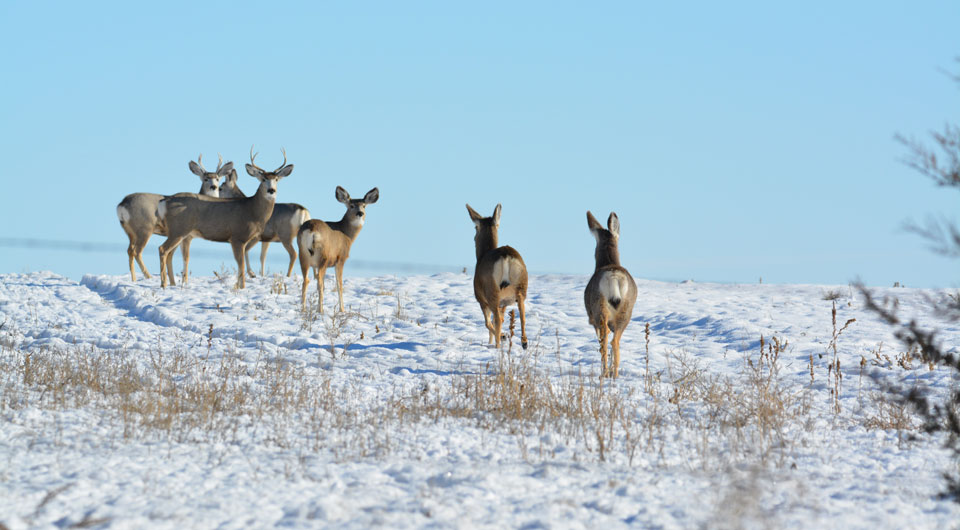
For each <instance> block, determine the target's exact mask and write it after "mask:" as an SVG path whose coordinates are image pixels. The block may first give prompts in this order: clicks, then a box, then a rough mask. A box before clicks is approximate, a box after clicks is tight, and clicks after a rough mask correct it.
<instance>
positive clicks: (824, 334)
mask: <svg viewBox="0 0 960 530" xmlns="http://www.w3.org/2000/svg"><path fill="white" fill-rule="evenodd" d="M331 276H332V275H328V278H327V285H326V290H325V306H326V307H325V310H326V311H327V314H325V315H324V316H322V317H321V316H318V315H315V314H310V313H308V314H303V313H301V312H300V310H299V307H300V304H299V294H300V284H299V280H297V279H296V278H288V279H279V278H277V277H265V278H255V279H251V280H248V282H247V288H246V289H244V290H240V291H237V290H234V289H232V284H233V280H234V277H233V276H232V275H229V274H228V275H227V276H225V277H224V278H222V279H221V278H218V277H191V278H190V281H189V284H188V285H186V286H180V285H178V286H176V287H172V288H167V289H166V290H163V289H161V288H160V287H159V283H158V280H157V279H156V278H154V279H150V280H143V279H141V280H140V281H138V282H136V283H133V282H130V281H129V279H128V278H127V277H120V276H103V275H87V276H85V277H84V278H83V279H82V280H81V281H80V282H76V281H73V280H70V279H68V278H65V277H62V276H59V275H57V274H54V273H49V272H35V273H28V274H7V275H0V323H2V327H0V361H2V364H0V366H2V367H3V369H4V373H3V374H2V375H0V417H2V420H0V421H2V425H3V426H2V428H0V523H2V525H3V526H5V527H7V528H10V529H17V528H28V527H29V528H33V527H38V528H44V527H68V526H70V525H74V524H80V525H89V526H102V527H110V528H143V527H151V528H184V527H189V528H212V527H221V528H234V527H241V526H254V527H268V526H281V527H291V528H301V527H316V526H332V527H348V528H365V527H371V526H385V527H391V528H415V527H425V526H434V527H523V528H554V527H559V528H598V527H626V526H637V527H659V528H690V527H696V526H705V527H725V526H727V527H744V526H745V527H756V528H767V527H771V526H775V527H788V528H795V527H836V528H866V527H869V528H877V527H879V528H906V527H910V528H944V527H950V526H954V525H956V523H957V521H960V504H957V503H952V502H950V501H949V500H942V499H940V498H938V496H937V494H938V493H939V491H940V490H941V488H942V486H943V484H942V478H941V474H942V473H943V472H944V471H945V470H947V469H949V466H951V465H953V464H952V462H951V456H950V454H949V453H947V452H946V451H945V450H943V449H942V444H943V440H942V439H941V438H939V437H936V436H929V435H922V434H920V433H919V432H917V431H915V430H913V431H909V432H898V431H897V430H895V429H892V428H888V427H884V428H868V426H867V421H866V420H867V419H868V418H870V417H874V416H880V415H881V413H882V410H881V407H882V405H881V404H879V403H878V399H877V398H876V397H875V396H877V395H878V394H876V390H877V382H876V381H875V380H874V377H875V378H877V379H878V380H881V381H885V382H890V383H893V382H899V383H903V384H907V385H921V386H922V387H923V388H925V389H927V390H928V391H929V392H931V393H933V394H934V395H940V396H942V395H944V394H945V393H946V392H947V391H948V390H949V389H950V388H951V385H956V384H957V381H956V379H954V377H953V376H952V375H951V374H950V373H949V372H947V371H945V370H943V369H937V370H932V371H931V370H930V369H929V368H928V367H927V366H926V365H924V364H923V363H922V362H921V361H919V360H917V359H913V360H912V361H910V362H909V364H908V366H909V367H910V368H912V369H910V370H907V369H904V368H902V367H900V366H897V365H896V355H897V354H899V353H902V351H901V350H900V349H898V348H900V346H899V344H898V343H897V342H896V340H895V339H894V337H893V336H892V333H891V331H890V329H889V328H888V327H887V326H885V325H884V324H882V323H881V322H879V321H878V320H877V319H876V318H875V317H874V316H873V315H872V314H871V313H869V312H866V311H865V310H864V309H863V307H862V303H861V300H860V297H859V296H858V294H857V293H856V292H855V289H852V288H850V287H848V286H817V285H726V284H723V285H722V284H703V283H697V282H684V283H680V284H677V283H666V282H656V281H649V280H642V279H637V286H638V291H639V296H638V299H637V303H636V306H635V307H634V312H633V320H632V323H631V324H630V326H629V327H628V328H627V331H626V333H625V334H624V336H623V341H622V350H623V357H622V360H621V366H620V378H619V379H618V380H616V381H609V380H608V381H605V382H603V383H598V381H597V378H596V375H597V374H598V373H599V362H600V356H599V353H598V348H597V344H596V338H595V337H596V335H595V334H594V332H593V329H592V328H591V327H590V326H589V324H588V323H587V318H586V312H585V309H584V307H583V289H584V287H585V286H586V283H587V280H588V279H589V278H588V276H585V275H584V276H565V275H540V276H532V277H531V278H530V295H529V298H528V305H527V319H528V321H527V334H528V337H529V338H530V349H529V350H527V351H524V350H522V349H521V348H520V344H519V336H517V337H514V338H513V339H512V344H511V345H510V346H509V351H507V349H508V347H507V346H504V351H497V350H496V349H494V348H492V347H490V346H488V345H486V341H487V331H486V329H485V328H484V327H483V318H482V315H481V312H480V308H479V305H478V304H477V303H476V301H475V299H474V297H473V292H472V278H471V277H470V276H469V275H466V274H454V273H444V274H438V275H433V276H405V277H395V276H380V277H373V278H354V277H350V274H349V264H348V267H347V274H346V279H345V283H344V288H345V294H344V301H345V304H346V305H347V306H348V307H347V313H346V315H341V317H340V318H341V320H340V321H337V320H331V318H330V317H331V312H332V311H333V309H334V307H335V304H336V286H335V283H334V281H333V278H332V277H331ZM310 287H311V289H310V290H309V295H310V301H311V302H313V303H314V304H315V300H316V285H315V283H314V282H311V285H310ZM828 292H831V293H833V294H834V295H835V296H838V297H839V298H838V299H837V300H836V304H837V321H838V324H837V327H838V328H839V327H841V326H842V325H843V323H845V322H846V321H847V320H849V319H856V321H855V322H853V323H851V324H850V325H849V327H848V328H847V329H845V330H843V332H842V333H841V334H840V335H839V337H838V338H837V339H836V344H837V350H838V356H839V359H840V361H841V367H842V368H841V369H842V373H843V375H844V378H843V380H842V384H841V393H840V397H839V404H840V409H841V411H840V412H839V413H836V412H835V410H834V408H833V407H834V405H833V400H832V397H831V388H834V386H833V381H832V380H831V379H830V377H829V374H828V369H827V364H828V363H829V362H830V361H831V360H832V356H833V350H832V347H831V342H832V341H833V340H834V327H833V324H832V321H831V307H832V304H833V302H831V301H827V300H824V297H825V294H826V293H828ZM875 292H876V293H877V294H879V295H881V296H889V297H895V298H896V299H897V300H898V303H899V307H900V310H901V311H902V312H903V313H904V314H907V315H917V316H918V317H919V318H921V319H923V318H927V317H929V315H927V313H926V311H928V306H929V304H928V297H931V296H934V297H935V296H939V295H942V294H943V292H940V291H934V290H922V289H906V288H897V289H893V288H890V289H875ZM921 321H922V320H921ZM338 322H339V323H338ZM645 324H649V326H650V343H649V366H648V365H647V361H648V357H647V351H648V347H647V344H646V337H645V334H644V326H645ZM517 326H518V328H517V335H519V322H518V323H517ZM940 333H941V335H940V337H941V339H942V340H943V341H944V344H945V345H946V347H947V349H948V350H951V349H952V350H953V351H956V350H957V346H958V345H960V327H958V325H957V324H953V325H952V327H950V326H941V328H940ZM761 336H762V337H763V340H764V345H765V347H767V348H769V345H770V343H771V341H772V337H775V336H776V337H778V338H781V339H786V340H787V341H788V346H787V347H786V348H785V350H784V351H783V352H782V353H781V354H780V357H779V361H778V366H779V370H780V371H779V380H778V384H779V385H780V387H782V389H784V392H785V394H784V395H788V396H792V399H793V400H794V401H793V403H794V405H795V407H796V410H797V411H801V412H797V413H796V414H795V415H792V416H791V417H790V418H789V419H788V420H787V421H786V422H785V423H784V424H783V425H782V426H780V429H781V432H779V433H774V434H773V435H769V434H768V435H763V434H762V433H761V432H760V431H757V430H753V429H750V428H748V429H744V430H740V431H737V430H731V429H723V428H719V427H717V424H716V423H714V420H713V419H712V418H713V416H711V414H713V415H716V414H725V413H727V412H730V413H731V414H732V413H733V411H723V410H718V409H716V408H711V405H710V403H708V402H707V401H706V400H705V399H702V395H703V394H702V393H701V394H695V393H696V392H702V391H703V388H705V386H703V387H701V386H694V387H686V386H684V385H685V384H686V382H687V381H689V380H691V379H684V378H695V377H698V378H699V379H697V381H698V383H697V385H699V384H701V383H702V384H704V385H706V383H707V382H709V381H711V380H714V381H728V382H730V383H733V384H734V385H733V387H732V388H734V389H735V390H741V391H743V390H746V383H745V379H744V374H745V373H746V372H745V371H746V367H747V366H749V364H748V362H747V359H750V363H753V365H754V366H756V363H762V362H763V361H762V359H761V358H760V355H759V351H760V344H761V343H760V341H761ZM331 342H332V343H333V345H334V352H335V353H334V354H331V352H330V345H331ZM344 350H345V351H344ZM768 351H769V350H768ZM878 351H879V357H878V356H877V355H876V354H875V353H876V352H878ZM31 352H32V355H33V356H34V357H32V358H33V359H36V358H39V357H40V356H41V355H47V356H48V357H49V358H51V359H62V360H63V361H64V362H66V363H72V364H73V365H76V364H77V363H83V362H89V363H94V364H95V363H97V362H103V363H108V364H109V363H114V366H119V365H121V364H123V363H130V366H131V367H132V368H131V369H136V370H139V372H138V373H140V374H151V373H154V372H158V371H159V370H160V369H159V368H156V367H157V366H158V365H163V364H164V363H168V364H169V365H170V366H173V365H174V364H175V363H177V362H179V363H181V364H183V365H184V366H185V368H183V369H182V372H181V373H182V374H185V375H182V377H180V378H179V379H176V378H174V379H171V381H172V383H171V384H175V385H191V384H196V385H198V388H203V387H202V385H203V384H205V382H207V381H217V380H218V379H216V377H215V376H214V374H215V373H229V374H230V376H229V378H228V379H227V380H228V383H229V384H231V385H237V386H236V387H235V388H238V389H242V392H238V393H237V396H240V397H238V398H237V399H241V398H242V399H248V400H249V401H245V402H244V404H243V405H238V407H246V408H243V411H244V412H243V413H237V414H229V413H227V414H223V415H220V416H217V415H214V416H212V417H211V418H212V419H209V421H198V422H196V423H190V424H183V425H179V426H176V427H171V428H164V427H162V426H156V425H153V426H151V425H147V424H146V423H144V422H137V421H131V420H130V417H128V416H124V415H123V414H122V413H121V412H120V409H119V408H117V407H116V406H114V405H110V403H116V402H118V401H116V400H114V397H112V396H108V397H105V398H102V399H94V398H89V399H87V398H84V396H85V395H87V394H84V393H83V392H81V391H77V390H73V391H71V390H66V391H64V390H62V389H58V388H57V387H56V386H51V385H47V383H45V382H43V381H31V382H27V381H25V380H24V378H23V377H22V376H21V375H18V374H20V372H21V371H22V370H21V368H23V366H22V365H23V363H25V362H27V360H26V356H27V354H31ZM821 355H822V356H821ZM884 355H886V356H888V357H889V358H890V359H891V361H890V362H889V363H888V362H885V361H884V360H883V359H884ZM811 358H812V359H813V363H814V364H813V369H814V372H815V375H814V379H813V381H811V375H810V369H811V365H810V363H811ZM861 358H865V359H866V360H867V361H868V362H867V365H866V367H865V368H864V369H863V370H864V371H863V376H862V377H861V366H860V363H861ZM874 361H876V362H874ZM34 362H35V361H34ZM17 363H19V365H17ZM503 363H507V364H506V365H509V366H520V365H527V366H536V367H537V369H538V370H541V371H542V372H543V373H544V374H546V375H545V377H546V379H545V380H546V381H549V382H550V384H551V385H554V384H555V385H556V388H558V389H560V388H565V385H571V384H573V385H577V384H579V385H582V386H583V387H584V388H587V389H588V390H589V389H596V388H602V391H603V393H604V395H605V396H608V397H609V396H615V397H617V398H618V399H620V400H621V401H620V403H622V404H625V405H627V408H625V409H624V411H625V414H624V416H623V424H625V425H627V426H628V430H623V431H617V432H616V433H614V436H613V437H612V438H611V439H608V440H607V444H608V447H607V448H606V451H605V452H604V454H603V456H602V457H601V455H600V451H599V447H598V443H597V439H596V437H594V434H593V433H592V432H591V433H589V436H588V435H586V434H585V433H584V432H574V431H575V429H576V428H577V427H576V426H577V425H580V424H577V423H576V422H573V421H572V420H558V421H557V422H556V423H550V422H547V423H542V422H541V423H540V424H536V423H535V422H531V421H513V420H510V419H504V418H502V417H500V416H498V414H500V413H501V412H502V411H497V410H494V409H488V410H486V411H483V412H476V411H474V412H471V413H469V414H465V415H462V416H458V415H456V414H431V413H429V412H427V409H426V408H424V407H425V406H426V405H425V404H428V403H430V402H431V400H432V399H435V400H436V403H440V404H441V405H439V406H441V407H450V408H452V406H453V405H455V404H457V403H461V404H462V401H458V399H463V396H462V395H461V396H460V397H456V396H452V395H451V393H452V390H451V388H452V387H453V386H455V385H456V384H457V383H458V382H463V381H465V380H468V379H469V378H470V377H474V378H477V377H482V376H484V375H490V376H492V374H495V373H496V372H497V370H498V367H502V366H506V365H504V364H503ZM524 363H526V364H524ZM15 365H16V366H20V368H17V367H16V366H15ZM98 366H99V365H98ZM271 370H272V372H271ZM264 374H275V375H272V376H269V377H267V376H265V375H264ZM277 374H279V375H277ZM682 374H686V375H685V376H682ZM691 374H694V375H691ZM681 376H682V377H681ZM142 377H146V376H142ZM711 378H713V379H711ZM277 381H289V384H290V388H291V389H294V390H293V391H291V393H290V394H284V393H281V392H277V391H276V390H275V389H274V390H271V388H270V385H271V384H273V383H276V382H277ZM45 385H47V386H45ZM597 385H602V386H600V387H598V386H597ZM651 385H652V386H653V387H655V388H656V390H655V391H652V392H648V391H647V389H648V387H650V386H651ZM184 388H186V387H184ZM166 391H167V392H170V391H171V389H170V388H167V389H166ZM301 391H302V392H304V393H305V394H304V395H309V396H310V398H309V399H313V400H314V401H312V402H309V403H306V402H297V399H298V398H297V397H296V395H294V392H301ZM688 391H689V392H693V394H689V395H687V394H683V393H682V392H688ZM674 392H678V393H680V394H678V395H679V398H677V399H673V397H672V396H673V395H674ZM141 394H142V392H141V393H140V394H137V397H135V398H134V399H145V400H146V401H145V402H149V399H146V398H149V396H143V395H141ZM418 396H423V397H422V398H419V397H418ZM696 396H701V397H696ZM117 399H119V398H117ZM288 399H289V401H285V400H288ZM111 400H114V401H111ZM298 403H299V404H298ZM752 403H754V404H756V403H755V402H752ZM418 406H419V407H420V408H418ZM433 410H435V409H433ZM404 411H406V412H404ZM608 413H609V414H613V412H612V411H611V410H610V409H603V410H601V411H600V414H608ZM598 421H600V420H598ZM617 421H618V422H619V421H620V420H617ZM618 424H619V423H618ZM625 432H631V433H634V434H642V435H643V436H644V437H643V439H642V440H640V441H637V440H634V448H635V451H633V452H632V453H631V451H629V450H628V448H629V447H630V444H629V443H627V441H626V440H625V438H624V433H625ZM909 434H915V435H918V438H917V439H916V440H909V439H908V437H909V436H908V435H909Z"/></svg>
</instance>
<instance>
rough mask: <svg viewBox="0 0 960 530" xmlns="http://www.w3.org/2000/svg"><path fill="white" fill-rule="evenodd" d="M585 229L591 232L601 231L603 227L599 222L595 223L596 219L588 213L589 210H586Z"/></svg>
mask: <svg viewBox="0 0 960 530" xmlns="http://www.w3.org/2000/svg"><path fill="white" fill-rule="evenodd" d="M587 228H589V229H590V231H591V232H596V231H597V230H603V225H601V224H600V222H599V221H597V218H596V217H594V216H593V214H592V213H590V210H587Z"/></svg>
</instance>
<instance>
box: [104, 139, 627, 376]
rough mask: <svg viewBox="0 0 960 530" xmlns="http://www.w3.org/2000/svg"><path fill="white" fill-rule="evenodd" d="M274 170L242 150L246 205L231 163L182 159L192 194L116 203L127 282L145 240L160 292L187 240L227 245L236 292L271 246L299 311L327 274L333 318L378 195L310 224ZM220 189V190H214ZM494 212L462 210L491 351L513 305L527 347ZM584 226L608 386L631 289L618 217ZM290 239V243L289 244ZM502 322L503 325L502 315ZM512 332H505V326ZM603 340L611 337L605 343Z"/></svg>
mask: <svg viewBox="0 0 960 530" xmlns="http://www.w3.org/2000/svg"><path fill="white" fill-rule="evenodd" d="M281 151H282V153H283V162H282V163H281V164H280V166H279V167H277V169H275V170H273V171H266V170H264V169H263V168H261V167H259V166H257V165H256V163H255V159H256V157H257V153H254V152H253V147H251V148H250V163H249V164H246V165H245V169H246V171H247V173H248V174H249V175H250V176H252V177H254V178H256V179H257V180H258V181H259V182H260V186H259V187H258V188H257V192H256V193H255V194H254V195H252V196H250V197H248V196H246V195H245V194H244V193H243V192H242V191H241V190H240V188H239V186H238V185H237V171H236V170H235V169H234V167H233V162H227V163H223V158H222V157H219V162H218V163H217V168H216V170H214V171H207V170H206V169H204V167H203V163H202V159H203V155H200V156H198V157H197V161H196V162H194V161H192V160H191V161H190V163H189V164H188V166H189V168H190V171H191V172H192V173H193V174H195V175H197V176H198V177H200V180H201V187H200V191H199V192H198V193H177V194H175V195H169V196H164V195H159V194H155V193H132V194H130V195H127V196H126V197H124V198H123V200H122V201H121V202H120V204H118V205H117V217H118V218H119V220H120V226H121V227H122V228H123V230H124V232H125V233H126V234H127V238H128V239H129V240H130V244H129V246H128V247H127V257H128V259H129V266H130V278H131V280H133V281H137V275H136V272H135V271H134V261H136V263H137V265H139V266H140V271H141V272H143V275H144V276H145V277H147V278H150V277H151V276H150V273H149V272H148V271H147V268H146V266H145V265H144V263H143V258H142V253H143V248H144V247H145V246H146V244H147V240H149V239H150V236H151V235H153V234H158V235H165V236H167V239H166V240H165V241H164V242H163V243H162V244H161V245H160V285H161V287H164V288H166V287H167V286H168V285H174V284H175V283H176V281H175V276H174V274H173V268H172V263H173V252H174V251H175V250H176V249H177V247H178V246H179V247H180V252H181V253H182V254H183V274H182V277H183V280H182V282H183V284H184V285H185V284H186V283H187V278H188V271H189V265H190V242H191V240H192V239H193V238H194V237H201V238H203V239H207V240H210V241H219V242H226V243H230V246H231V248H232V249H233V257H234V259H235V260H236V262H237V281H236V288H238V289H243V288H244V287H245V286H246V276H247V275H248V274H249V275H250V277H251V278H252V277H254V273H253V269H252V267H251V266H250V260H249V258H248V254H249V251H250V249H251V248H252V247H253V246H254V245H255V244H256V243H257V242H260V245H261V249H260V275H261V276H262V275H263V274H264V262H265V261H266V257H267V247H268V245H269V244H270V243H271V242H275V241H279V242H280V243H281V244H282V245H283V247H284V249H286V251H287V254H288V255H289V257H290V261H289V265H288V267H287V276H290V275H291V273H292V272H293V265H294V262H295V261H296V259H297V256H298V255H299V258H300V271H301V274H302V276H303V282H302V288H301V292H300V304H301V308H302V309H304V310H305V309H306V307H307V287H308V285H309V283H310V275H309V272H310V270H311V269H312V270H313V274H314V278H315V280H316V281H317V294H318V298H319V312H320V313H323V284H324V278H325V275H326V270H327V269H328V268H330V267H334V269H335V271H336V283H337V298H338V306H337V307H338V309H339V311H343V310H344V306H343V266H344V264H345V263H346V261H347V258H348V257H349V256H350V247H351V246H352V245H353V242H354V241H355V240H356V239H357V235H359V233H360V230H361V229H362V228H363V225H364V222H365V220H366V207H367V205H370V204H374V203H376V202H377V200H378V199H379V198H380V191H379V190H378V189H377V188H373V189H372V190H370V191H368V192H367V193H366V194H365V195H364V196H363V198H361V199H352V198H350V194H349V193H348V192H347V190H345V189H343V188H342V187H340V186H337V188H336V192H335V197H336V199H337V201H339V202H340V203H342V204H343V205H344V206H346V208H347V211H346V212H344V214H343V217H342V218H341V219H340V220H339V221H326V222H325V221H320V220H317V219H311V218H310V212H309V211H308V210H307V209H306V208H304V207H303V206H301V205H299V204H294V203H277V202H276V198H277V184H278V182H279V181H280V180H281V179H283V178H285V177H287V176H289V175H290V173H292V172H293V164H287V153H286V151H284V150H282V149H281ZM221 180H223V181H224V183H223V185H221V184H220V182H221ZM501 210H502V206H501V205H500V204H497V206H496V208H494V210H493V215H491V216H490V217H484V216H482V215H481V214H479V213H477V211H476V210H474V209H473V208H471V207H470V205H469V204H468V205H467V212H468V213H469V215H470V220H471V221H473V224H474V227H475V229H476V235H475V236H474V246H475V249H476V257H477V264H476V267H475V269H474V278H473V292H474V296H475V297H476V299H477V302H478V303H479V304H480V310H481V312H482V313H483V319H484V324H485V326H486V328H487V331H488V334H489V335H488V339H489V340H488V343H489V344H491V345H494V346H495V347H496V348H498V349H499V348H500V345H501V342H502V341H503V340H504V338H505V336H504V335H503V332H502V330H503V322H504V311H505V310H506V308H507V307H509V306H511V305H516V306H517V309H518V312H519V314H520V344H521V346H522V347H523V348H524V349H526V348H527V344H528V343H527V319H526V309H525V305H524V304H525V300H526V298H527V286H528V276H527V266H526V264H525V263H524V262H523V258H522V257H521V256H520V253H519V252H517V250H516V249H514V248H513V247H510V246H508V245H504V246H498V237H497V232H498V229H499V227H500V214H501ZM587 227H588V228H589V230H590V232H591V233H592V234H593V236H594V238H595V239H596V243H597V244H596V250H595V252H594V258H595V262H596V267H595V269H594V272H593V276H592V277H591V278H590V281H589V282H588V283H587V287H586V289H585V290H584V293H583V302H584V305H585V307H586V310H587V317H588V320H589V322H590V324H591V325H592V326H593V327H594V330H595V331H596V334H597V339H598V340H599V342H600V364H601V377H613V378H616V377H618V375H619V367H620V338H621V336H622V335H623V332H624V330H625V329H626V327H627V325H628V324H629V323H630V318H631V314H632V312H633V305H634V303H635V302H636V299H637V285H636V282H634V280H633V277H632V276H631V275H630V273H629V272H628V271H627V270H626V269H625V268H623V267H622V266H621V265H620V252H619V250H618V242H619V239H620V219H619V218H618V217H617V214H616V213H614V212H611V213H610V217H609V218H608V219H607V227H606V228H604V227H603V226H602V225H601V224H600V223H599V222H598V221H597V219H596V218H595V217H594V216H593V214H592V213H590V212H589V211H588V212H587ZM294 240H296V243H294ZM511 319H512V317H511ZM511 329H512V328H511ZM611 334H612V336H611ZM608 336H609V343H610V346H609V348H611V349H612V350H613V359H610V360H609V361H610V362H609V363H608V346H607V342H608Z"/></svg>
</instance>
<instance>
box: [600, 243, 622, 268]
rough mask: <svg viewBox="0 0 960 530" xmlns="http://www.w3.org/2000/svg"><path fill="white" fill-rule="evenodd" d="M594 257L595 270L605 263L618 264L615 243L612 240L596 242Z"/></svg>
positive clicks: (618, 253) (617, 250) (618, 259)
mask: <svg viewBox="0 0 960 530" xmlns="http://www.w3.org/2000/svg"><path fill="white" fill-rule="evenodd" d="M594 257H595V258H596V260H597V266H596V269H595V270H600V269H601V268H603V267H606V266H607V265H617V266H620V250H619V249H617V244H616V243H614V242H607V243H604V244H597V251H596V252H595V253H594Z"/></svg>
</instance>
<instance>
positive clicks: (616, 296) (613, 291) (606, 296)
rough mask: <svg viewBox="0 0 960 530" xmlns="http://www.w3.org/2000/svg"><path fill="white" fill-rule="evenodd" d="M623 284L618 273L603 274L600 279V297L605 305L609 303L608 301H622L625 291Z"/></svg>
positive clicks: (623, 280) (623, 281)
mask: <svg viewBox="0 0 960 530" xmlns="http://www.w3.org/2000/svg"><path fill="white" fill-rule="evenodd" d="M625 283H626V281H625V279H624V278H622V277H621V275H620V274H619V273H616V272H607V273H604V275H603V277H602V278H600V296H602V297H603V300H604V301H605V302H607V303H610V300H623V293H624V291H626V286H625V285H624V284H625Z"/></svg>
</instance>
